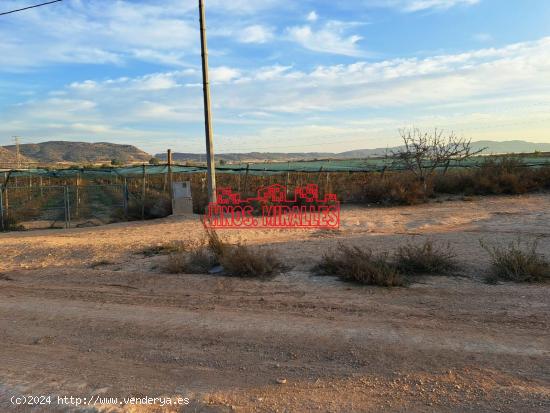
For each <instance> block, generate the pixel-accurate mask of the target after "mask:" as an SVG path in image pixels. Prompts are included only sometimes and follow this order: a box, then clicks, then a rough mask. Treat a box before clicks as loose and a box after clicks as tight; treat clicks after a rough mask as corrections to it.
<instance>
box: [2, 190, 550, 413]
mask: <svg viewBox="0 0 550 413" xmlns="http://www.w3.org/2000/svg"><path fill="white" fill-rule="evenodd" d="M202 231H203V230H202V227H201V224H200V223H199V221H198V219H197V218H167V219H163V220H158V221H151V222H145V223H142V222H135V223H129V224H114V225H110V226H105V227H96V228H81V229H72V230H50V231H36V232H25V233H10V234H3V235H0V251H1V260H0V411H1V412H4V411H5V412H27V411H29V412H41V411H44V412H58V411H59V412H64V411H74V410H78V411H87V412H89V411H106V412H111V411H112V412H119V411H120V412H122V411H124V412H157V411H158V412H172V411H174V412H177V411H182V412H230V411H237V412H309V411H318V412H476V413H477V412H514V413H517V412H541V413H542V412H548V411H550V335H549V334H548V331H549V330H548V327H549V323H550V295H549V293H550V285H515V284H500V285H487V284H485V283H484V282H483V272H484V270H485V269H486V268H487V265H488V257H487V254H486V252H485V251H484V250H483V249H482V248H481V247H480V246H479V240H480V239H485V240H487V241H489V242H494V241H500V242H507V241H511V240H514V239H516V238H517V237H518V235H521V236H523V237H524V238H530V237H538V238H539V239H540V243H539V245H540V251H541V252H543V253H544V254H546V255H547V256H550V195H549V194H538V195H531V196H522V197H490V198H479V199H472V200H468V201H464V200H449V201H445V202H433V203H431V204H428V205H420V206H415V207H397V208H361V207H346V208H345V209H344V211H343V215H342V227H341V230H340V231H337V232H335V231H333V232H329V231H242V232H229V231H228V232H225V235H226V236H228V237H230V238H231V239H234V240H237V239H241V240H243V241H245V242H247V243H253V244H258V245H261V247H262V248H268V247H269V248H272V249H274V250H275V251H276V252H277V253H278V254H279V255H280V256H281V257H282V259H283V260H284V261H285V263H287V264H288V265H290V266H292V267H293V269H292V270H291V271H290V272H288V273H286V274H284V275H281V276H279V277H277V278H276V279H274V280H271V281H265V282H260V281H254V280H239V279H228V278H221V277H216V276H212V275H169V274H165V273H163V270H162V268H163V262H164V260H165V259H166V258H165V257H162V256H153V257H146V256H144V255H140V254H139V253H138V252H139V251H140V250H142V249H143V248H146V247H151V246H153V245H160V244H163V243H166V242H168V241H170V240H181V239H188V238H195V237H199V236H201V234H202ZM428 237H429V238H431V239H434V240H436V241H441V242H445V243H446V242H449V243H450V244H451V246H452V247H453V249H454V250H455V251H456V253H457V254H458V256H459V259H460V263H461V271H460V273H459V274H457V275H455V276H452V277H443V276H442V277H429V278H421V279H419V280H418V282H417V283H415V284H413V285H412V286H410V287H407V288H396V289H385V288H378V287H360V286H356V285H351V284H345V283H342V282H340V281H337V280H335V279H333V278H326V277H316V276H313V275H312V274H311V273H310V271H309V270H310V268H311V267H312V266H313V265H314V264H315V263H316V261H317V259H318V258H319V257H320V256H321V255H322V254H323V253H324V252H325V251H329V250H331V249H333V248H334V247H335V246H336V245H337V243H338V242H345V243H350V244H354V245H364V246H370V247H372V248H374V249H377V250H384V251H389V252H391V251H393V250H394V249H395V248H396V247H397V246H399V245H400V244H402V243H405V242H407V241H411V240H415V239H417V240H418V241H419V242H420V241H422V240H424V239H426V238H428ZM24 395H25V396H26V395H35V396H38V395H52V396H53V397H55V399H54V400H53V403H52V405H49V406H47V405H44V406H40V407H34V408H31V407H29V406H19V407H15V406H14V405H13V404H12V402H11V401H10V400H11V398H12V397H13V396H24ZM57 396H74V397H80V398H87V399H90V398H97V397H101V398H103V397H104V398H115V397H116V398H119V400H121V399H122V398H123V397H127V396H136V397H145V396H150V397H159V396H166V397H175V396H181V397H184V398H185V397H187V398H189V404H188V405H185V406H182V407H160V406H156V407H154V406H143V405H142V406H136V405H130V404H127V405H123V403H121V402H120V401H118V402H117V403H116V405H114V404H111V405H101V406H100V405H96V406H95V407H93V408H92V407H90V406H84V407H82V406H81V407H79V408H74V406H73V407H70V406H61V405H58V404H57Z"/></svg>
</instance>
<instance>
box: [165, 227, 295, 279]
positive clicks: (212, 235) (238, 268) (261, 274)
mask: <svg viewBox="0 0 550 413" xmlns="http://www.w3.org/2000/svg"><path fill="white" fill-rule="evenodd" d="M217 265H221V266H222V268H223V271H222V272H220V275H227V276H231V277H243V278H269V277H273V276H275V275H277V274H278V273H280V272H281V271H283V270H284V269H285V267H284V266H283V264H282V263H281V262H280V261H279V260H278V259H277V257H276V256H275V254H274V253H273V251H271V250H260V249H256V248H254V249H253V248H250V247H248V246H245V245H242V244H240V243H238V244H235V245H232V244H229V243H228V242H227V241H225V240H223V239H222V238H221V237H220V236H219V235H218V233H217V232H215V231H214V230H210V229H209V230H207V231H206V236H205V238H203V239H201V240H199V241H190V242H185V243H181V244H180V249H179V250H178V251H176V252H173V253H171V254H170V255H169V256H168V261H167V264H166V267H165V269H166V271H167V272H169V273H172V274H205V273H208V272H209V271H210V270H211V269H212V268H213V267H215V266H217Z"/></svg>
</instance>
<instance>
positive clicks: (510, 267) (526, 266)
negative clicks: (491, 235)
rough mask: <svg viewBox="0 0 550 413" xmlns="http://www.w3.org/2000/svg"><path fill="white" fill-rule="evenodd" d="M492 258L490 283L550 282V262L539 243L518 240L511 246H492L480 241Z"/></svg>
mask: <svg viewBox="0 0 550 413" xmlns="http://www.w3.org/2000/svg"><path fill="white" fill-rule="evenodd" d="M480 243H481V246H482V247H483V249H485V251H487V253H488V254H489V256H490V258H491V266H490V268H489V271H488V273H487V277H486V280H487V282H488V283H492V284H494V283H497V282H498V281H512V282H517V283H540V282H548V281H550V262H549V261H548V260H547V259H546V258H545V257H544V256H543V255H542V254H540V253H539V251H538V242H537V241H536V240H534V241H522V240H521V239H518V240H516V241H514V242H510V243H509V244H505V245H502V244H490V243H488V242H486V241H483V240H482V241H480Z"/></svg>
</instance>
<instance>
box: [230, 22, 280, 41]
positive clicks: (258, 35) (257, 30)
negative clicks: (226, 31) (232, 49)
mask: <svg viewBox="0 0 550 413" xmlns="http://www.w3.org/2000/svg"><path fill="white" fill-rule="evenodd" d="M273 37H274V34H273V29H271V28H269V27H265V26H262V25H259V24H255V25H253V26H248V27H245V28H244V29H241V30H239V31H238V34H237V39H238V40H239V41H240V42H241V43H267V42H268V41H270V40H272V39H273Z"/></svg>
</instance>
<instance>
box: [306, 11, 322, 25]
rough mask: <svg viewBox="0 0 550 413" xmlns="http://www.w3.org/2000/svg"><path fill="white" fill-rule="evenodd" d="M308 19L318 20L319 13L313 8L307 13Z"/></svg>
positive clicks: (310, 20) (309, 20)
mask: <svg viewBox="0 0 550 413" xmlns="http://www.w3.org/2000/svg"><path fill="white" fill-rule="evenodd" d="M306 20H307V21H308V22H316V21H317V20H319V15H318V14H317V12H316V11H315V10H313V11H311V12H310V13H309V14H308V15H307V17H306Z"/></svg>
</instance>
